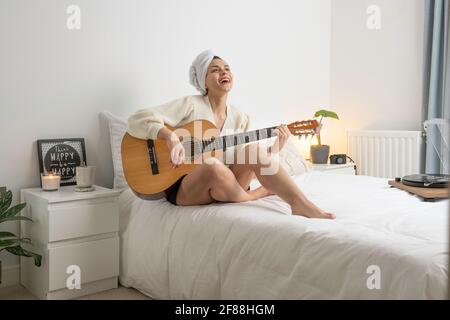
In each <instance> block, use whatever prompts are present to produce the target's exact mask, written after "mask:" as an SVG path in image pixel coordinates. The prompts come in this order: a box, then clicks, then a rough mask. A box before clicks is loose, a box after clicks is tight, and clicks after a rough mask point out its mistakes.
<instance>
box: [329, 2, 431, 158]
mask: <svg viewBox="0 0 450 320" xmlns="http://www.w3.org/2000/svg"><path fill="white" fill-rule="evenodd" d="M331 5H332V9H331V10H332V19H331V21H332V22H331V63H330V65H331V70H330V79H331V92H330V95H331V104H330V109H333V110H335V111H336V112H337V113H338V115H339V116H340V118H341V120H339V121H336V120H328V119H327V120H325V121H326V122H325V124H324V128H325V130H327V131H325V132H324V137H323V138H322V140H323V142H322V143H326V144H330V145H331V152H334V153H346V152H347V143H346V132H347V130H348V129H380V130H381V129H385V130H421V129H422V128H421V108H422V93H421V90H422V65H423V64H422V58H423V24H424V21H423V19H424V0H339V1H332V2H331ZM370 5H377V6H379V7H380V9H381V29H380V30H369V29H368V28H367V27H366V22H367V19H368V17H369V15H368V14H367V13H366V10H367V7H369V6H370ZM331 133H332V134H331Z"/></svg>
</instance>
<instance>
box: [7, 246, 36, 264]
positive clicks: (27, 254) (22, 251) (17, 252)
mask: <svg viewBox="0 0 450 320" xmlns="http://www.w3.org/2000/svg"><path fill="white" fill-rule="evenodd" d="M6 251H8V252H9V253H12V254H14V255H16V256H22V257H30V258H33V259H34V265H35V266H37V267H40V266H41V263H42V256H41V255H39V254H37V253H34V252H31V251H27V250H25V249H23V248H22V247H21V246H15V247H8V248H6Z"/></svg>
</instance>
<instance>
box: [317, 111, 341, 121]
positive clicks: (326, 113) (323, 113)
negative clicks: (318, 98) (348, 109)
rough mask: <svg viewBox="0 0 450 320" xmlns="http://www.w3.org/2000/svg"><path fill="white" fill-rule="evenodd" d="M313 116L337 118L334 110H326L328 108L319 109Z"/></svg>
mask: <svg viewBox="0 0 450 320" xmlns="http://www.w3.org/2000/svg"><path fill="white" fill-rule="evenodd" d="M314 117H315V118H318V117H324V118H333V119H337V120H339V117H338V115H337V114H336V112H333V111H328V110H319V111H317V112H316V113H315V114H314Z"/></svg>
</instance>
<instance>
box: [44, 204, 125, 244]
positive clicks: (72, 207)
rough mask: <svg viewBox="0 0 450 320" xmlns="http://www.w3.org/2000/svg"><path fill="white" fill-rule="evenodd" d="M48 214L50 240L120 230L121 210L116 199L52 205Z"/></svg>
mask: <svg viewBox="0 0 450 320" xmlns="http://www.w3.org/2000/svg"><path fill="white" fill-rule="evenodd" d="M48 215H49V217H48V219H49V221H48V223H49V240H48V241H49V242H52V241H58V240H66V239H72V238H78V237H85V236H90V235H96V234H101V233H107V232H116V231H118V230H119V210H118V208H117V205H116V204H115V202H114V201H108V202H99V203H89V202H74V203H72V204H71V203H65V204H63V205H52V206H49V212H48Z"/></svg>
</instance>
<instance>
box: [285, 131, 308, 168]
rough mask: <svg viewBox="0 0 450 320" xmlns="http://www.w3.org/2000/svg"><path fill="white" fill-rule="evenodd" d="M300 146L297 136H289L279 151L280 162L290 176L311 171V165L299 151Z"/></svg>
mask: <svg viewBox="0 0 450 320" xmlns="http://www.w3.org/2000/svg"><path fill="white" fill-rule="evenodd" d="M300 150H301V146H300V141H299V140H298V138H297V137H294V136H290V137H289V139H288V141H287V142H286V144H285V145H284V148H283V149H281V151H280V154H279V156H280V164H281V165H282V166H283V168H284V169H286V171H287V172H288V173H289V175H291V176H295V175H299V174H303V173H305V172H308V171H311V166H310V165H309V164H308V162H307V161H306V160H305V158H304V157H303V155H302V154H301V153H300Z"/></svg>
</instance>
